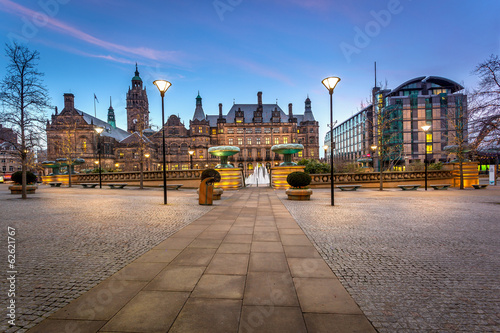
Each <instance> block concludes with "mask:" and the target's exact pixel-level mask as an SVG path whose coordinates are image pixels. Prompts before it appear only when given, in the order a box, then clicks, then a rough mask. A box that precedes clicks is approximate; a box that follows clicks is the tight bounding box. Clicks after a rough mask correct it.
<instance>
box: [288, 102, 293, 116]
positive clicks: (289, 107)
mask: <svg viewBox="0 0 500 333" xmlns="http://www.w3.org/2000/svg"><path fill="white" fill-rule="evenodd" d="M288 117H289V118H290V119H292V118H293V111H292V103H290V104H288Z"/></svg>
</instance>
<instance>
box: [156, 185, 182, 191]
mask: <svg viewBox="0 0 500 333" xmlns="http://www.w3.org/2000/svg"><path fill="white" fill-rule="evenodd" d="M182 186H184V185H182V184H167V189H174V190H178V189H179V188H181V187H182ZM160 187H163V185H160Z"/></svg>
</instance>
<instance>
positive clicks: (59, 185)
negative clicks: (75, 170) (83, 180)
mask: <svg viewBox="0 0 500 333" xmlns="http://www.w3.org/2000/svg"><path fill="white" fill-rule="evenodd" d="M49 185H50V187H61V185H62V182H50V183H49Z"/></svg>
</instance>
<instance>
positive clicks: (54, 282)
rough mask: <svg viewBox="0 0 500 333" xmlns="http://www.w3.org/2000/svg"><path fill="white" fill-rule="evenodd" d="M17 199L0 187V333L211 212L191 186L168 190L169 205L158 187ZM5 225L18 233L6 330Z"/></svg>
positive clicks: (54, 192)
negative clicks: (12, 314) (12, 306)
mask: <svg viewBox="0 0 500 333" xmlns="http://www.w3.org/2000/svg"><path fill="white" fill-rule="evenodd" d="M101 194H102V195H101ZM229 196H231V194H230V193H229V194H226V193H225V194H224V196H223V197H225V198H228V197H229ZM19 197H20V196H19V195H11V194H10V192H8V189H7V185H6V184H0V216H1V218H0V226H1V229H0V230H2V233H1V236H0V239H1V240H0V245H1V248H2V249H4V250H3V253H4V260H3V262H4V265H2V268H1V274H0V276H1V284H0V287H1V290H2V293H1V294H0V302H1V308H2V309H3V310H2V315H1V318H2V320H1V322H0V332H9V333H10V332H24V331H26V330H27V329H28V328H30V327H32V326H34V325H35V324H36V323H38V322H40V321H41V320H42V319H44V318H45V317H47V316H48V315H49V314H51V313H53V312H55V311H56V310H57V309H59V308H61V307H63V306H64V305H66V304H68V303H69V302H70V301H71V300H73V299H75V298H76V297H78V296H79V295H81V294H82V293H84V292H85V291H87V290H89V289H90V288H91V287H93V286H95V285H96V284H97V283H99V282H100V281H102V280H104V279H105V278H107V277H109V276H110V275H112V274H113V273H115V272H117V271H118V270H120V269H121V268H122V267H124V266H125V265H126V264H128V263H129V262H131V261H132V260H133V259H135V258H137V257H139V256H140V255H141V254H143V253H145V252H146V251H148V250H150V249H151V248H152V247H153V246H155V245H157V244H158V243H160V242H161V241H162V240H164V239H165V238H167V237H168V236H170V235H171V234H173V233H174V232H175V231H177V230H179V229H180V228H182V227H184V226H185V225H187V224H189V223H190V222H192V221H194V220H195V219H197V218H198V217H200V216H202V215H203V214H205V213H207V212H208V211H210V209H211V207H209V206H199V205H198V204H197V194H196V191H195V190H181V191H168V202H169V205H168V206H167V207H165V206H164V205H163V204H162V203H163V192H162V191H161V190H159V189H145V190H143V191H140V190H139V189H123V190H116V189H115V190H111V189H104V188H103V189H82V188H73V189H69V188H49V187H46V186H43V185H41V186H40V187H39V189H38V190H37V194H34V195H30V196H29V199H28V200H21V199H19ZM193 203H196V204H193ZM8 226H10V227H14V228H15V229H16V232H17V234H16V237H15V238H16V268H17V271H18V274H17V281H16V283H17V292H16V298H15V300H16V304H17V305H18V307H16V325H17V326H16V327H12V328H9V325H8V323H7V319H6V318H7V317H6V304H7V303H6V302H7V292H6V290H7V280H6V276H5V275H6V272H7V270H8V268H7V260H6V259H7V227H8Z"/></svg>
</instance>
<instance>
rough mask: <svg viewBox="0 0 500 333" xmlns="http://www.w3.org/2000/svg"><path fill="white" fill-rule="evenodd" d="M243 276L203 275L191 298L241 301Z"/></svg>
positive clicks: (243, 283)
mask: <svg viewBox="0 0 500 333" xmlns="http://www.w3.org/2000/svg"><path fill="white" fill-rule="evenodd" d="M244 288H245V276H242V275H212V274H204V275H203V276H202V277H201V279H200V281H199V282H198V284H197V285H196V288H195V289H194V290H193V293H192V294H191V297H202V298H229V299H243V289H244Z"/></svg>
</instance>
